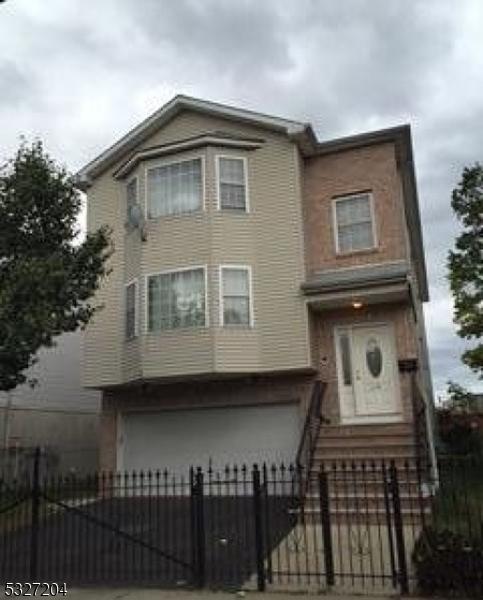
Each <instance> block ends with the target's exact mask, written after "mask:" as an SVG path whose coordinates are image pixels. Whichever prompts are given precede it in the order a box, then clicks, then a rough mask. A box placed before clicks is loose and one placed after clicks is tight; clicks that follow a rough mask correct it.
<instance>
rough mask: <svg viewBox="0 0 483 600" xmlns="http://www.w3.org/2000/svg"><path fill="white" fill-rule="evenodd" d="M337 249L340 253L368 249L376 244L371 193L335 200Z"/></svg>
mask: <svg viewBox="0 0 483 600" xmlns="http://www.w3.org/2000/svg"><path fill="white" fill-rule="evenodd" d="M334 208H335V230H336V234H335V236H336V250H337V252H339V253H344V252H353V251H355V250H366V249H370V248H374V247H375V245H376V242H375V235H374V223H373V218H372V201H371V196H370V195H369V194H358V195H355V196H348V197H347V198H337V199H336V200H334Z"/></svg>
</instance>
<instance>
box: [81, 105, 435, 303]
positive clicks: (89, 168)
mask: <svg viewBox="0 0 483 600" xmlns="http://www.w3.org/2000/svg"><path fill="white" fill-rule="evenodd" d="M183 110H191V111H194V112H198V113H202V114H207V115H214V116H218V117H222V118H224V119H229V120H232V121H236V122H239V123H246V124H252V125H256V126H258V127H260V128H262V129H267V130H271V131H278V132H281V133H283V134H285V135H287V136H288V137H289V138H290V139H292V140H293V141H294V142H295V143H296V144H297V145H298V146H299V148H300V150H301V152H302V154H303V155H304V156H318V155H323V154H331V153H334V152H344V151H347V150H354V149H356V148H362V147H364V146H370V145H374V144H383V143H394V145H395V148H396V159H397V161H398V164H399V167H400V169H401V179H402V185H403V197H404V205H405V211H406V218H407V224H408V229H409V237H410V244H411V250H412V254H413V260H414V263H415V270H416V273H417V277H418V283H419V293H420V295H421V298H422V300H428V299H429V293H428V282H427V273H426V264H425V260H424V251H423V238H422V228H421V217H420V211H419V201H418V194H417V186H416V175H415V170H414V160H413V151H412V140H411V128H410V126H409V125H400V126H397V127H391V128H388V129H381V130H378V131H370V132H366V133H362V134H357V135H351V136H347V137H342V138H337V139H333V140H327V141H322V142H319V141H318V140H317V137H316V135H315V133H314V131H313V129H312V126H311V125H310V124H309V123H304V122H301V121H293V120H290V119H284V118H281V117H274V116H271V115H266V114H264V113H259V112H255V111H252V110H247V109H243V108H237V107H234V106H229V105H226V104H220V103H218V102H211V101H209V100H201V99H199V98H192V97H190V96H184V95H177V96H175V97H174V98H173V99H172V100H170V101H169V102H167V103H166V104H164V105H163V106H162V107H161V108H159V109H158V110H157V111H155V112H154V113H153V114H152V115H150V116H149V117H147V119H145V120H144V121H142V122H141V123H140V124H139V125H137V126H136V127H134V128H133V129H131V131H129V132H128V133H126V135H124V136H123V137H122V138H120V139H119V140H118V141H117V142H115V143H114V144H113V145H112V146H110V147H109V148H107V150H105V151H104V152H102V153H101V154H100V155H99V156H97V157H96V158H94V159H93V160H92V161H90V162H89V163H88V164H87V165H85V166H84V167H82V168H81V169H80V170H79V171H78V173H77V174H76V181H77V183H78V186H79V187H80V188H81V189H86V188H88V187H89V185H90V183H91V181H92V180H93V179H94V178H95V177H97V176H98V175H100V174H101V173H102V172H103V171H105V170H106V169H108V168H109V167H110V166H112V165H113V164H115V163H116V162H117V161H119V160H120V159H121V158H123V157H125V156H126V155H128V156H127V158H126V161H125V163H124V164H123V165H121V166H120V168H119V171H120V172H123V169H125V171H126V172H128V171H129V167H130V163H131V161H133V162H135V161H136V160H137V158H138V156H137V155H138V154H139V153H136V152H135V149H136V147H137V146H138V145H139V144H140V143H142V142H143V141H144V140H146V139H147V138H149V137H150V136H151V135H152V134H153V133H154V132H155V131H157V130H158V129H159V128H160V127H162V126H163V125H165V124H167V123H168V122H169V121H170V120H171V119H173V118H174V117H176V116H177V115H178V114H179V113H180V112H182V111H183ZM223 135H225V144H229V143H230V142H229V141H228V138H229V137H230V136H228V135H227V134H223V133H221V132H208V133H207V134H205V138H206V137H207V136H208V137H209V138H210V140H211V142H212V141H213V140H212V139H211V138H214V137H218V138H219V137H221V136H223ZM201 137H203V136H201ZM210 140H206V139H204V140H203V141H204V142H210ZM211 142H210V143H211ZM261 142H263V140H255V139H247V138H245V139H243V138H241V137H240V136H234V138H233V140H232V141H231V143H232V144H235V145H236V144H239V145H241V144H247V145H248V146H249V145H250V144H252V145H256V144H257V143H261ZM180 143H185V144H190V143H195V144H196V143H198V142H197V141H196V140H194V139H191V140H179V141H178V142H176V144H178V145H179V144H180ZM176 144H174V145H176ZM145 151H146V152H148V153H150V152H163V151H164V150H163V149H162V148H161V147H156V148H149V149H145ZM119 174H120V173H118V175H119Z"/></svg>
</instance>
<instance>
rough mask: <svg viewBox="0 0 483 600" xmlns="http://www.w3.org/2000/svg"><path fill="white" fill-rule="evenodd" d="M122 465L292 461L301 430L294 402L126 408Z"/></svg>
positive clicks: (175, 469) (181, 468)
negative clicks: (153, 408) (232, 405)
mask: <svg viewBox="0 0 483 600" xmlns="http://www.w3.org/2000/svg"><path fill="white" fill-rule="evenodd" d="M119 425H120V430H119V437H118V468H119V469H120V470H127V471H131V470H136V471H139V470H143V471H146V470H148V469H151V470H155V469H165V468H166V469H168V471H170V472H172V473H187V471H188V469H189V467H190V465H194V466H200V467H202V468H204V469H206V468H208V466H209V465H211V466H212V468H213V469H220V468H224V467H225V466H226V465H227V464H229V465H234V464H238V465H241V464H242V463H246V464H247V465H252V464H253V463H255V462H257V463H260V464H261V463H263V462H267V463H280V462H282V461H283V462H284V463H285V464H287V463H290V462H293V461H294V459H295V456H296V453H297V447H298V442H299V435H300V426H299V416H298V407H297V405H296V404H278V405H271V406H248V407H247V406H245V407H233V408H203V409H189V410H188V409H186V410H170V411H156V412H134V411H133V412H126V413H123V414H122V416H121V419H120V423H119Z"/></svg>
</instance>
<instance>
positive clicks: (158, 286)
mask: <svg viewBox="0 0 483 600" xmlns="http://www.w3.org/2000/svg"><path fill="white" fill-rule="evenodd" d="M205 290H206V288H205V268H204V267H199V268H194V269H184V270H182V271H172V272H169V273H161V274H159V275H152V276H150V277H148V330H149V331H164V330H167V329H177V328H179V327H204V326H205V325H206V299H205Z"/></svg>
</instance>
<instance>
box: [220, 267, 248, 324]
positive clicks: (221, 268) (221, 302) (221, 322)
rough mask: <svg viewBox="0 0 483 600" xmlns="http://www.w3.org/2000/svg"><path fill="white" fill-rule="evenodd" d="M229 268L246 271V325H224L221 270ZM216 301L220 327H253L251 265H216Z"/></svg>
mask: <svg viewBox="0 0 483 600" xmlns="http://www.w3.org/2000/svg"><path fill="white" fill-rule="evenodd" d="M225 269H226V270H229V269H237V270H239V271H247V273H248V295H249V296H248V324H247V325H235V324H229V325H225V319H224V302H223V297H224V294H223V271H224V270H225ZM218 303H219V323H220V327H229V328H230V329H231V328H234V329H237V328H243V327H245V328H246V327H254V326H255V319H254V313H253V281H252V267H251V266H250V265H233V264H223V265H220V266H219V267H218Z"/></svg>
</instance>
